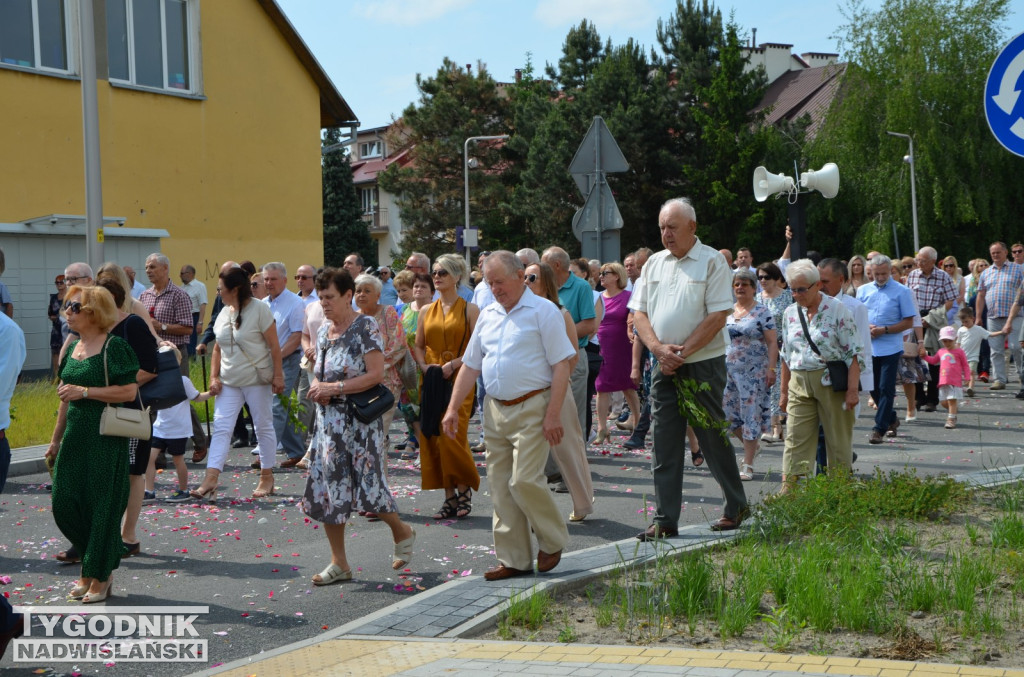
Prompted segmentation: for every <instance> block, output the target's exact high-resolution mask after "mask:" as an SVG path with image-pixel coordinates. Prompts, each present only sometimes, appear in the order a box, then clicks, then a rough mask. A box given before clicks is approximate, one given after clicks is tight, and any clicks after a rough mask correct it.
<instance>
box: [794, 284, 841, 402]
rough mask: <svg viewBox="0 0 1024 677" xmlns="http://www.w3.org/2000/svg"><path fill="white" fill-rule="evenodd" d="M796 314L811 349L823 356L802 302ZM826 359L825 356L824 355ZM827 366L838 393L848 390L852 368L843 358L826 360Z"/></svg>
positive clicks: (833, 386)
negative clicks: (810, 327)
mask: <svg viewBox="0 0 1024 677" xmlns="http://www.w3.org/2000/svg"><path fill="white" fill-rule="evenodd" d="M796 314H797V315H799V316H800V325H801V326H802V327H803V328H804V337H805V338H806V339H807V344H808V345H810V346H811V350H813V351H814V354H815V355H817V356H818V357H821V351H820V350H818V346H816V345H815V344H814V340H813V339H812V338H811V331H810V330H809V329H808V328H807V320H805V319H804V309H803V307H802V306H801V305H800V304H797V306H796ZM822 359H823V360H824V359H825V358H823V357H822ZM825 367H827V368H828V376H829V378H830V379H832V390H834V391H835V392H837V393H842V392H846V389H847V387H849V385H850V368H849V367H848V366H847V365H846V362H844V361H843V360H825Z"/></svg>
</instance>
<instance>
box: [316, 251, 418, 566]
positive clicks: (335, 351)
mask: <svg viewBox="0 0 1024 677" xmlns="http://www.w3.org/2000/svg"><path fill="white" fill-rule="evenodd" d="M316 288H317V293H318V295H319V296H320V304H321V306H323V309H324V316H325V317H326V318H327V319H328V320H330V322H324V324H323V325H322V326H321V327H320V331H319V332H318V334H317V362H316V369H315V372H314V381H313V383H312V384H310V387H309V399H311V400H312V401H314V402H316V404H317V408H316V417H317V418H316V423H317V424H316V430H315V432H314V435H313V440H312V442H311V444H310V448H311V450H312V458H311V459H310V464H309V477H308V478H307V480H306V491H305V493H303V495H302V500H301V502H300V506H301V508H302V512H304V513H305V514H306V515H308V516H309V517H311V518H312V519H315V520H317V521H318V522H323V524H324V532H325V533H326V534H327V540H328V542H329V543H330V546H331V563H330V564H329V565H328V566H327V568H325V569H324V570H323V571H321V572H320V573H319V574H317V575H316V576H314V577H313V579H312V582H313V585H330V584H332V583H337V582H339V581H349V580H352V569H351V567H350V566H349V564H348V558H347V555H346V553H345V523H346V522H347V521H348V519H349V516H350V514H351V513H352V511H353V510H362V511H365V512H373V513H376V514H377V516H378V517H379V518H380V519H381V520H382V521H383V522H384V523H386V524H387V525H388V526H389V527H390V528H391V535H392V538H393V539H394V542H395V551H394V556H393V559H392V568H394V569H401V568H402V567H404V566H406V565H407V564H408V563H409V561H410V560H412V549H413V544H414V543H415V542H416V532H415V531H414V530H413V529H412V527H410V526H409V525H408V524H406V523H405V522H403V521H402V520H401V518H400V517H399V516H398V504H397V503H396V502H395V498H394V496H392V494H391V489H390V488H389V487H388V484H387V479H386V478H385V476H384V471H383V463H385V462H386V459H384V458H383V450H384V449H385V448H386V442H385V439H386V438H385V430H384V421H383V419H382V418H378V419H376V420H375V421H373V422H372V423H362V422H360V421H359V420H358V419H356V418H355V416H353V415H352V414H351V413H350V412H349V409H348V406H347V402H346V401H345V395H347V394H349V393H359V392H362V391H364V390H369V389H370V388H372V387H374V386H375V385H377V384H379V383H381V382H383V380H384V352H383V350H384V342H383V340H382V338H381V335H380V331H379V329H378V328H377V323H376V322H375V321H374V320H373V318H371V317H367V316H365V315H360V314H359V313H357V312H356V311H355V310H353V309H352V294H353V293H354V291H355V285H354V284H353V282H352V277H351V276H350V275H349V274H348V272H347V271H345V270H333V269H327V270H325V271H324V272H323V273H321V274H320V275H319V276H318V277H317V281H316Z"/></svg>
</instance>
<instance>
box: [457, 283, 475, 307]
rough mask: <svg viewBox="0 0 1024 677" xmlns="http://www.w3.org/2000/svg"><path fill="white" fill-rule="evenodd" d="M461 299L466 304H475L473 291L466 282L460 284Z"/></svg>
mask: <svg viewBox="0 0 1024 677" xmlns="http://www.w3.org/2000/svg"><path fill="white" fill-rule="evenodd" d="M459 298H461V299H462V300H463V301H465V302H466V303H472V302H473V289H472V288H471V287H470V286H469V285H467V284H466V283H465V282H460V283H459Z"/></svg>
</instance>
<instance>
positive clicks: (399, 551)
mask: <svg viewBox="0 0 1024 677" xmlns="http://www.w3.org/2000/svg"><path fill="white" fill-rule="evenodd" d="M411 531H412V536H410V537H409V538H407V539H405V540H404V541H399V542H398V543H395V554H394V556H393V557H392V558H391V568H392V569H395V570H398V569H401V568H402V567H404V566H406V565H407V564H409V562H411V561H412V546H413V545H414V544H415V543H416V530H415V529H412V530H411Z"/></svg>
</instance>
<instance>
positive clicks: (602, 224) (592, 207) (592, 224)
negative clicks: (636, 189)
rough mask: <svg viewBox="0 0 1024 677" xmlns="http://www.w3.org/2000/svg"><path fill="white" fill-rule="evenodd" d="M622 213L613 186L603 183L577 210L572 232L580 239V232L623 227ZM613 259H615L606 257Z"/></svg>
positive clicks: (595, 188) (592, 191)
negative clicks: (613, 193) (581, 207)
mask: <svg viewBox="0 0 1024 677" xmlns="http://www.w3.org/2000/svg"><path fill="white" fill-rule="evenodd" d="M622 225H623V221H622V214H621V212H619V206H618V205H617V204H615V196H614V195H612V189H611V186H609V185H608V184H607V183H602V184H601V185H600V186H595V187H594V189H593V190H591V191H590V195H588V196H587V201H586V202H585V203H584V204H583V209H580V210H578V211H577V212H576V215H575V216H574V217H573V219H572V234H573V235H575V236H576V239H577V240H579V239H580V233H590V232H593V233H596V232H598V231H602V230H619V229H621V228H622ZM606 260H608V261H613V260H614V259H606Z"/></svg>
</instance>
